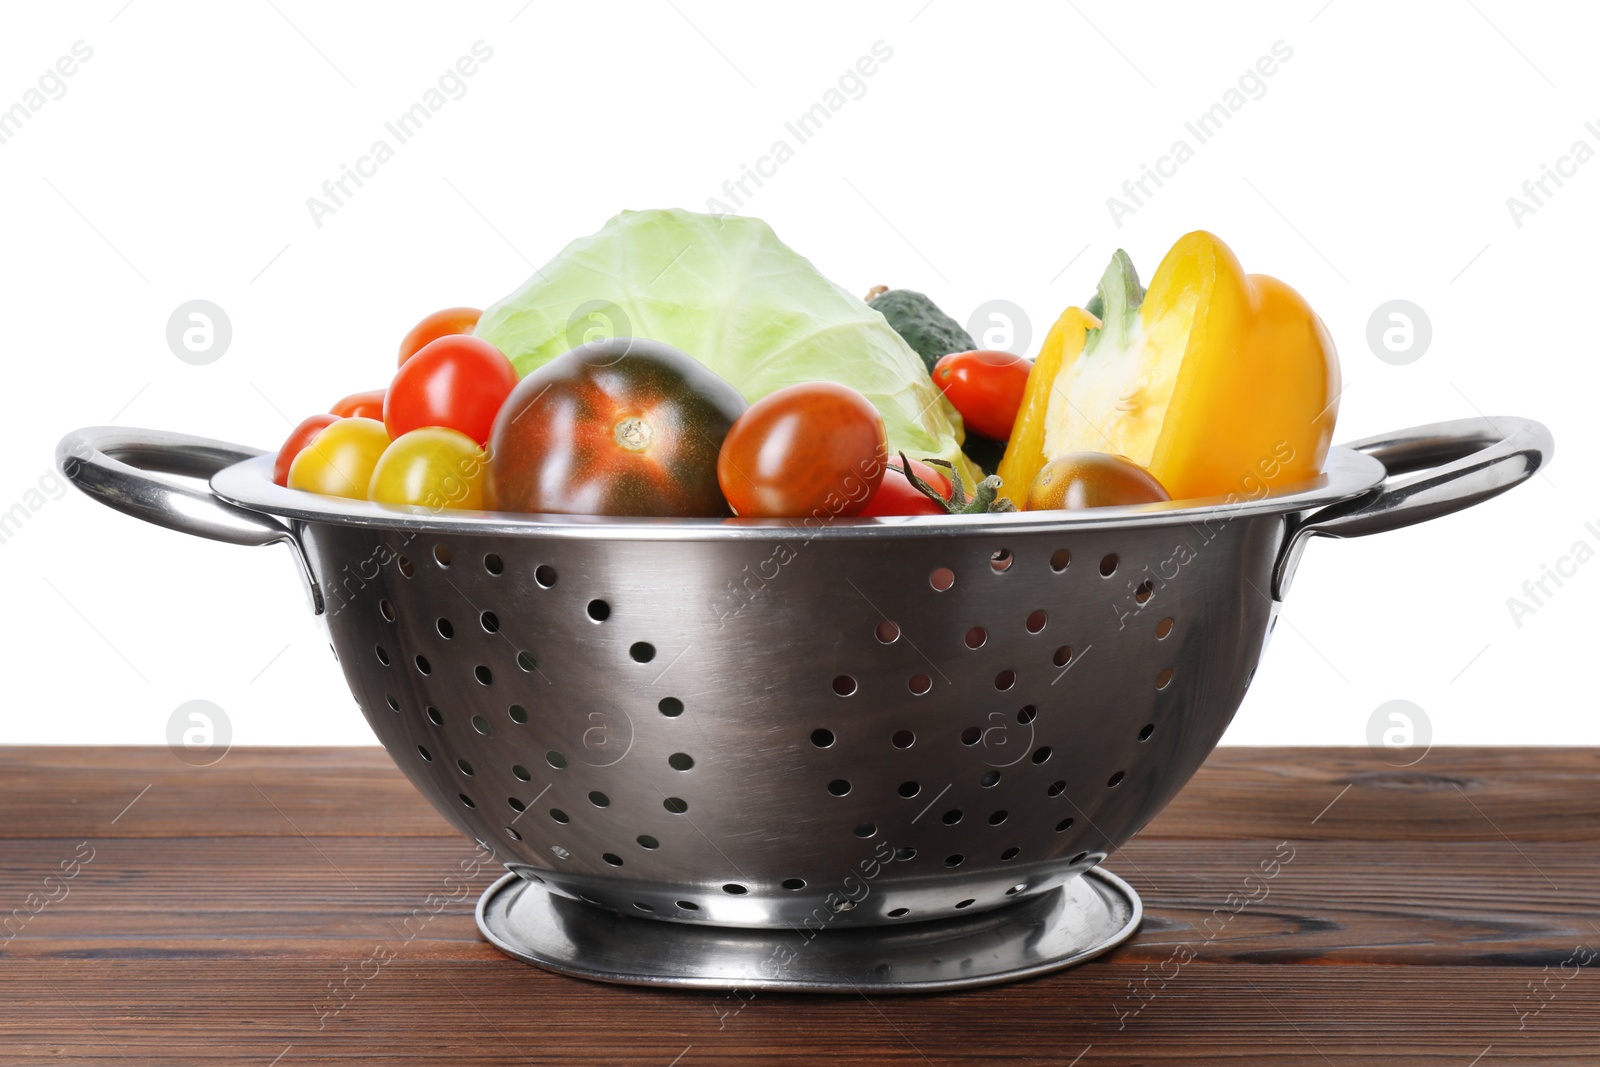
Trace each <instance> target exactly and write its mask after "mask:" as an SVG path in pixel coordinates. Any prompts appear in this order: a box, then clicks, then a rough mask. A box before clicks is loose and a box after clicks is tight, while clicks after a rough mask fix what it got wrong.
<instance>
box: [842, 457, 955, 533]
mask: <svg viewBox="0 0 1600 1067" xmlns="http://www.w3.org/2000/svg"><path fill="white" fill-rule="evenodd" d="M911 472H912V473H913V474H915V475H916V476H917V477H918V478H921V479H922V480H923V481H925V482H927V483H928V484H929V485H931V486H933V488H934V489H935V490H936V491H937V492H938V494H939V495H940V496H942V497H944V498H945V499H946V500H949V499H950V493H951V488H950V479H949V478H947V477H945V475H944V473H943V472H942V471H941V470H940V469H939V468H938V467H934V466H930V465H929V464H927V463H924V462H922V461H921V460H920V459H914V460H912V461H911ZM945 514H948V512H946V511H945V509H944V508H941V507H940V506H939V505H938V504H935V503H934V502H933V501H931V500H929V499H928V498H927V497H926V496H924V495H923V494H922V491H921V490H920V489H918V488H917V487H916V486H914V485H912V484H911V479H909V478H907V477H906V476H905V474H904V473H903V472H902V471H901V470H900V457H899V456H896V457H894V458H893V459H891V460H890V461H889V469H888V471H887V472H885V473H884V476H883V484H881V485H879V486H878V491H877V492H876V493H873V494H872V499H871V500H869V501H867V506H866V507H865V508H864V509H863V510H862V512H861V517H862V518H864V519H866V518H878V517H883V516H887V515H945Z"/></svg>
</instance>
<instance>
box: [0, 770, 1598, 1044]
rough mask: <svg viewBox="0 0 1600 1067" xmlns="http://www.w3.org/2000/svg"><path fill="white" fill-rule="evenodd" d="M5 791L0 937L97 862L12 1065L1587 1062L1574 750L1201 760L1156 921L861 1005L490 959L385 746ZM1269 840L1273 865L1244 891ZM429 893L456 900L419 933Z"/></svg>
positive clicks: (1154, 881) (461, 890)
mask: <svg viewBox="0 0 1600 1067" xmlns="http://www.w3.org/2000/svg"><path fill="white" fill-rule="evenodd" d="M0 771H3V773H0V905H4V906H3V907H0V913H3V911H4V907H15V906H18V905H20V904H21V903H22V901H23V900H24V899H25V898H26V897H27V894H29V893H32V892H35V891H36V890H37V889H38V887H39V885H40V882H41V879H42V878H43V876H44V874H45V873H47V872H49V871H50V870H53V869H56V867H57V865H58V863H59V862H60V861H61V860H62V859H63V858H66V857H69V856H73V855H74V854H78V853H77V851H76V850H79V849H80V848H81V847H82V846H83V843H84V842H88V846H89V847H92V848H93V849H94V855H93V859H92V860H90V861H88V862H87V863H86V864H84V865H83V867H82V870H81V872H80V873H79V874H78V876H77V877H75V878H73V879H72V880H71V881H70V884H69V891H68V892H67V893H66V894H65V895H64V896H63V897H61V898H60V899H57V900H53V901H52V902H50V903H49V904H48V905H46V906H44V907H43V908H41V909H39V910H38V913H37V914H36V915H34V916H33V917H32V918H31V919H30V920H29V921H28V922H27V923H26V925H24V926H22V927H21V928H20V930H19V931H17V932H16V936H14V937H12V938H10V940H9V941H6V943H5V944H3V945H0V1063H13V1062H15V1063H19V1064H23V1063H26V1064H32V1063H43V1062H49V1063H59V1064H80V1063H81V1064H91V1063H92V1064H112V1063H117V1064H126V1063H163V1064H180V1065H187V1064H199V1063H208V1064H209V1063H217V1062H241V1063H260V1064H270V1063H272V1062H273V1060H274V1059H275V1058H277V1057H280V1056H281V1059H279V1060H278V1062H279V1064H280V1065H281V1067H294V1065H296V1064H311V1063H346V1062H350V1061H354V1060H369V1059H381V1060H386V1061H392V1062H399V1063H408V1064H409V1063H417V1064H424V1063H426V1064H435V1063H441V1062H452V1063H461V1064H501V1063H504V1064H525V1063H538V1064H545V1063H551V1064H557V1063H560V1064H599V1063H606V1064H610V1063H617V1064H640V1065H644V1064H650V1065H657V1067H665V1065H667V1064H672V1063H674V1061H675V1060H676V1063H677V1065H678V1067H692V1065H693V1064H697V1063H706V1064H711V1063H714V1064H750V1063H774V1064H785V1065H787V1064H797V1065H798V1064H817V1063H839V1064H855V1063H862V1064H865V1063H905V1064H929V1063H931V1064H939V1065H944V1064H1017V1065H1023V1064H1027V1065H1043V1064H1051V1065H1057V1067H1066V1065H1068V1064H1071V1063H1073V1062H1074V1060H1075V1058H1076V1057H1079V1056H1080V1054H1081V1057H1082V1058H1081V1059H1080V1060H1078V1061H1077V1062H1079V1063H1080V1064H1081V1067H1094V1065H1096V1064H1136V1063H1143V1064H1172V1065H1179V1064H1184V1065H1212V1064H1223V1063H1227V1064H1243V1065H1258V1064H1259V1065H1265V1064H1300V1063H1306V1064H1337V1065H1339V1067H1344V1065H1347V1064H1349V1065H1374V1067H1375V1065H1378V1064H1384V1065H1394V1064H1428V1065H1438V1067H1467V1065H1469V1064H1471V1063H1472V1062H1473V1061H1474V1059H1475V1058H1476V1057H1479V1056H1480V1054H1481V1055H1482V1059H1481V1060H1480V1061H1479V1062H1481V1063H1482V1065H1483V1067H1493V1065H1496V1064H1507V1063H1528V1064H1593V1063H1595V1062H1597V1059H1600V1053H1597V1052H1596V1044H1597V1041H1596V1037H1595V1035H1596V1034H1597V1033H1600V977H1596V975H1595V973H1594V972H1595V971H1596V970H1597V969H1600V968H1597V965H1600V957H1597V956H1596V955H1595V953H1594V950H1593V947H1594V946H1600V926H1597V925H1596V924H1597V923H1600V887H1597V886H1596V884H1595V882H1596V879H1595V877H1594V876H1595V873H1596V871H1597V867H1600V862H1597V861H1600V841H1597V840H1596V837H1597V835H1600V828H1597V826H1596V820H1595V819H1594V817H1593V813H1594V812H1595V811H1596V810H1597V808H1600V753H1597V752H1595V751H1593V750H1577V749H1574V750H1551V749H1543V750H1516V749H1512V750H1502V751H1493V752H1491V751H1486V750H1450V749H1441V750H1438V751H1435V752H1432V753H1429V754H1428V755H1427V757H1425V759H1424V760H1423V761H1422V762H1421V763H1420V764H1419V765H1418V766H1416V767H1412V768H1408V769H1400V768H1393V767H1388V766H1386V765H1385V764H1384V762H1383V759H1382V758H1381V755H1380V754H1377V753H1372V752H1368V751H1366V750H1359V751H1357V750H1333V751H1329V750H1282V749H1232V750H1221V751H1219V752H1218V753H1217V754H1216V755H1215V756H1214V757H1213V758H1212V760H1211V761H1210V762H1208V764H1207V765H1206V767H1205V768H1204V769H1202V771H1201V773H1200V774H1199V775H1198V776H1197V778H1196V780H1195V782H1194V783H1193V784H1192V785H1191V786H1190V788H1189V789H1187V790H1186V791H1185V792H1184V793H1183V794H1182V795H1181V796H1180V797H1179V799H1178V800H1177V801H1175V802H1174V804H1173V805H1172V806H1171V807H1170V808H1169V809H1168V811H1167V812H1165V813H1163V815H1162V816H1160V817H1159V818H1158V819H1157V820H1156V821H1155V822H1154V823H1153V824H1152V825H1151V826H1150V827H1149V828H1147V830H1146V831H1145V832H1144V833H1143V834H1142V835H1140V837H1139V838H1137V839H1136V840H1135V841H1133V842H1131V843H1130V844H1129V845H1128V846H1127V847H1126V848H1125V849H1124V850H1123V852H1122V853H1120V854H1119V855H1117V856H1115V857H1113V858H1112V860H1111V861H1110V863H1109V866H1110V867H1112V868H1113V869H1115V870H1117V871H1119V872H1120V873H1122V874H1123V875H1125V876H1126V877H1127V878H1128V879H1129V880H1130V882H1132V883H1133V884H1134V885H1135V886H1136V887H1137V888H1138V889H1139V890H1140V892H1141V893H1142V894H1143V896H1144V899H1145V904H1146V907H1147V915H1148V917H1147V920H1146V923H1145V926H1144V928H1143V929H1142V931H1141V932H1140V934H1139V935H1138V936H1137V937H1136V938H1135V940H1134V941H1133V942H1132V943H1130V944H1129V945H1128V946H1126V947H1124V948H1123V949H1121V950H1119V951H1118V952H1117V953H1115V954H1113V955H1112V956H1110V957H1107V958H1105V959H1103V960H1100V961H1097V962H1095V963H1092V964H1090V965H1087V966H1085V967H1082V968H1078V969H1075V970H1072V971H1068V972H1064V973H1061V974H1057V975H1053V976H1048V977H1045V978H1042V979H1038V980H1035V981H1031V982H1025V983H1019V984H1016V985H1011V986H1006V987H1002V988H998V989H991V990H979V991H972V992H967V993H962V994H953V995H941V996H920V997H910V998H889V997H873V998H872V999H871V1000H870V1001H869V1000H868V999H866V998H864V997H820V998H817V997H794V996H781V995H777V994H770V993H756V994H754V995H753V997H752V998H751V999H749V1000H748V1001H745V1000H742V999H740V998H739V997H736V996H733V995H730V994H722V993H689V992H686V993H668V992H661V991H654V990H639V989H623V988H616V987H609V986H601V985H595V984H591V983H586V982H580V981H576V980H573V979H568V978H563V977H560V976H556V975H552V974H547V973H545V972H543V971H540V970H538V969H536V968H531V967H527V966H525V965H523V964H520V963H517V962H514V961H511V960H508V959H506V958H504V957H502V956H501V955H500V954H499V953H497V952H496V951H495V950H494V949H492V948H491V947H490V946H488V945H487V944H486V943H484V942H483V940H482V939H481V938H480V937H479V935H478V933H477V930H476V928H475V926H474V925H473V921H472V905H473V903H474V902H475V900H476V896H477V893H478V891H479V890H480V888H481V887H482V886H483V885H486V884H487V882H488V881H489V879H490V872H487V871H483V872H481V873H480V874H479V875H478V876H477V877H475V878H472V879H469V880H467V881H466V882H462V881H460V880H459V879H452V878H451V876H452V875H454V874H457V873H459V864H460V861H462V860H464V859H469V858H470V857H471V856H472V855H473V850H472V847H471V845H470V844H469V843H468V842H467V841H465V839H463V838H461V837H459V835H457V834H455V832H454V831H453V830H451V829H450V828H449V827H448V825H447V824H446V823H445V822H444V821H443V820H442V819H441V818H439V817H438V816H437V815H435V814H434V813H433V812H432V810H431V809H430V808H428V807H427V805H426V803H425V802H424V801H422V800H421V799H420V797H418V796H416V794H415V793H414V792H413V791H412V790H411V788H410V786H409V785H408V784H407V783H406V782H405V780H404V779H403V778H402V777H401V776H400V775H399V773H398V772H397V771H396V770H395V769H394V768H393V767H392V766H391V765H390V764H389V763H388V760H387V757H386V756H385V755H384V754H383V753H382V752H381V751H378V750H328V749H321V750H316V749H312V750H304V749H294V750H238V751H235V752H232V753H230V754H229V755H228V756H227V757H226V758H225V759H224V760H223V761H222V762H221V763H219V764H217V765H216V766H214V767H211V768H205V769H202V770H196V769H193V768H188V767H186V766H184V765H183V764H181V763H180V762H179V761H178V760H176V759H175V758H173V757H172V755H171V754H170V753H168V752H167V751H166V750H164V749H144V750H137V749H103V750H95V749H76V748H36V749H35V748H11V749H3V750H0ZM147 785H148V786H149V787H150V788H149V789H148V791H145V792H144V793H143V795H142V796H139V800H138V802H137V803H136V804H134V806H133V807H132V808H127V807H126V806H127V804H128V803H129V801H131V800H132V799H133V798H134V797H135V796H136V795H139V794H140V792H141V790H144V789H145V786H147ZM1346 786H1348V787H1349V788H1348V789H1346ZM1336 798H1337V799H1336ZM1335 800H1336V802H1334V801H1335ZM1330 802H1334V803H1333V805H1332V807H1328V805H1329V803H1330ZM124 809H126V810H124ZM113 819H115V821H114V822H113V821H112V820H113ZM1279 842H1288V843H1289V846H1290V847H1291V848H1292V849H1293V850H1294V856H1293V859H1292V860H1291V861H1290V862H1289V863H1287V864H1286V865H1285V866H1283V868H1282V871H1281V873H1280V874H1279V875H1278V877H1276V878H1273V879H1271V880H1270V881H1269V882H1267V883H1265V886H1266V888H1265V890H1264V891H1263V890H1260V889H1252V888H1251V887H1252V886H1260V885H1262V884H1263V883H1261V882H1260V881H1259V880H1256V881H1247V878H1248V876H1250V875H1251V874H1252V872H1255V871H1257V869H1258V863H1259V861H1260V860H1261V859H1263V858H1266V857H1268V856H1270V855H1272V854H1273V850H1274V847H1275V846H1276V845H1277V844H1278V843H1279ZM447 879H448V880H447ZM1230 894H1234V895H1235V896H1234V897H1233V901H1234V903H1233V904H1230V903H1229V895H1230ZM430 895H432V899H434V900H436V901H437V900H439V899H440V898H448V899H447V904H446V906H444V907H443V908H442V910H439V911H438V913H437V914H434V915H431V917H430V918H429V919H428V920H427V921H426V922H421V923H419V922H417V921H416V919H415V918H414V916H415V915H416V914H417V910H418V908H419V907H420V906H422V905H424V902H426V901H428V900H429V899H430ZM1245 896H1255V897H1256V899H1253V900H1251V901H1250V902H1249V903H1247V904H1243V905H1242V906H1241V905H1239V904H1238V901H1239V900H1240V899H1241V898H1243V897H1245ZM7 901H9V902H11V903H9V904H7V903H6V902H7ZM408 916H409V917H413V918H412V921H411V922H410V923H409V924H408V922H407V918H408ZM5 940H6V939H5V935H4V934H3V933H0V941H5ZM380 945H381V946H383V947H384V950H385V956H386V957H387V956H388V955H389V954H391V953H392V958H387V959H386V962H384V963H383V964H382V965H381V966H377V965H376V964H374V963H373V962H372V961H373V960H374V959H375V958H378V957H377V956H376V950H377V949H378V947H379V946H380ZM1580 962H1582V963H1583V964H1585V965H1583V966H1580V965H1579V963H1580ZM341 983H343V988H344V989H346V990H351V991H352V992H345V993H341V994H338V995H336V994H335V993H334V992H332V991H331V989H330V984H332V985H333V986H339V985H340V984H341ZM747 996H748V994H747ZM1486 1049H1487V1050H1488V1051H1487V1052H1486V1051H1485V1050H1486Z"/></svg>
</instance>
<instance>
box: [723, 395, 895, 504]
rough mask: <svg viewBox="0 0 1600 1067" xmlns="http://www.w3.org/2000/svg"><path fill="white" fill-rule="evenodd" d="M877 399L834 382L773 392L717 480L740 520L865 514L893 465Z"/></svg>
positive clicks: (747, 420) (730, 447)
mask: <svg viewBox="0 0 1600 1067" xmlns="http://www.w3.org/2000/svg"><path fill="white" fill-rule="evenodd" d="M888 458H889V457H888V443H887V437H886V435H885V432H884V428H883V418H882V416H880V415H879V414H878V409H877V408H875V407H873V406H872V401H870V400H868V399H867V398H866V397H864V396H862V395H861V394H860V393H858V392H856V391H855V390H854V389H851V388H849V387H847V386H843V385H835V384H834V383H833V382H802V383H801V384H799V385H791V386H787V387H786V388H783V389H779V390H778V391H777V392H774V393H768V394H767V395H766V396H764V397H762V398H761V399H760V400H757V401H756V402H755V403H754V404H751V405H750V410H748V411H746V412H745V413H744V414H743V415H741V416H739V421H738V422H736V423H734V424H733V429H731V430H729V431H728V436H727V438H726V440H724V441H723V442H722V454H721V455H720V456H719V457H718V459H717V482H718V484H720V485H721V486H722V494H723V496H725V497H727V498H728V503H729V504H731V505H732V506H733V510H734V513H735V514H736V515H742V516H745V517H752V518H805V517H816V518H820V519H823V520H827V519H831V518H836V517H842V516H846V515H859V514H860V513H861V509H862V508H864V507H866V506H867V502H868V501H869V500H871V499H872V494H873V493H875V492H877V490H878V486H879V485H880V484H881V483H882V481H883V472H884V470H885V468H886V467H887V465H888Z"/></svg>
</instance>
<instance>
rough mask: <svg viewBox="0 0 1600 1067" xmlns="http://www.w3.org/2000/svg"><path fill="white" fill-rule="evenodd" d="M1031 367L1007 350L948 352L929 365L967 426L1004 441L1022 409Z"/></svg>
mask: <svg viewBox="0 0 1600 1067" xmlns="http://www.w3.org/2000/svg"><path fill="white" fill-rule="evenodd" d="M1031 370H1033V362H1032V361H1031V360H1028V359H1024V358H1023V357H1022V356H1018V355H1013V354H1012V353H1010V352H991V351H987V350H984V349H979V350H978V351H975V352H952V353H951V354H950V355H948V356H942V357H940V359H939V362H937V363H935V364H934V365H933V384H934V385H937V386H938V387H939V388H940V389H941V390H943V391H944V395H945V396H946V397H947V398H948V399H949V401H950V403H952V404H954V405H955V409H956V410H957V411H959V412H961V419H962V421H963V422H965V423H966V424H967V429H968V430H970V431H972V432H973V433H976V434H981V435H983V436H984V437H990V438H993V439H994V440H996V441H1004V440H1005V439H1006V438H1008V437H1010V436H1011V426H1012V424H1013V423H1015V422H1016V421H1017V412H1018V411H1020V410H1021V409H1022V394H1023V392H1024V390H1026V389H1027V387H1028V372H1029V371H1031Z"/></svg>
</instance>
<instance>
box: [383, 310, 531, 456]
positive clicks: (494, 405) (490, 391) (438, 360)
mask: <svg viewBox="0 0 1600 1067" xmlns="http://www.w3.org/2000/svg"><path fill="white" fill-rule="evenodd" d="M516 387H517V372H516V370H515V368H513V367H512V366H511V361H510V360H509V359H507V358H506V357H505V356H503V355H501V353H500V350H499V349H498V348H496V347H495V346H494V345H492V344H490V343H489V342H488V341H484V340H481V339H480V338H477V337H471V336H467V335H465V334H450V335H448V336H445V337H441V338H439V339H438V340H436V341H430V342H428V343H427V344H426V345H424V346H423V347H422V350H421V351H420V352H418V353H417V354H416V355H414V356H412V357H411V358H410V359H408V360H406V361H405V363H404V364H403V365H402V366H401V368H400V369H399V370H398V371H396V372H395V376H394V381H392V382H390V383H389V396H388V398H387V399H386V400H384V402H383V424H384V426H385V427H386V428H387V429H388V431H389V436H390V437H399V436H401V435H402V434H406V433H410V432H411V431H412V430H420V429H422V428H423V427H424V426H446V427H449V428H450V429H452V430H460V431H461V432H462V433H464V434H466V435H467V436H468V437H470V438H472V439H473V440H474V441H476V442H478V444H480V445H481V444H483V443H485V442H486V441H488V440H489V432H490V431H491V430H492V429H493V428H494V417H495V416H496V415H498V414H499V413H500V405H501V404H504V403H505V401H506V397H508V396H510V395H511V390H513V389H515V388H516Z"/></svg>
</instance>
